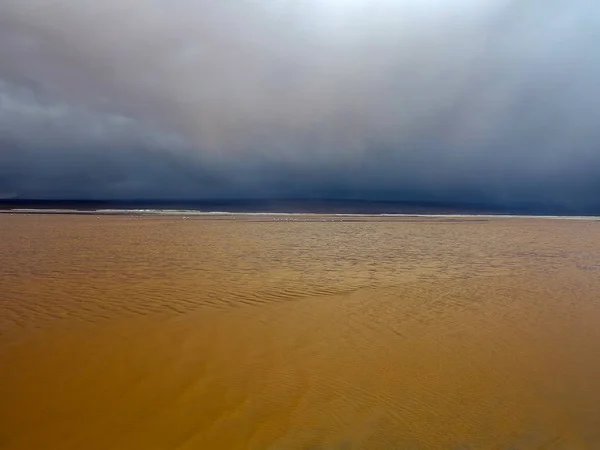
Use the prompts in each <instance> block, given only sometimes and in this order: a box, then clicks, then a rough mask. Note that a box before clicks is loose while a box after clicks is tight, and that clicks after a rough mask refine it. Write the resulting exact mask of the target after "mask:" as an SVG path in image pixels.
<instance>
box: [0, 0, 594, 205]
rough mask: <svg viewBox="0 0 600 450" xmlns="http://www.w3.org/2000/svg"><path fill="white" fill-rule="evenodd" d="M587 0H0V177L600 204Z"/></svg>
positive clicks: (267, 193) (100, 194)
mask: <svg viewBox="0 0 600 450" xmlns="http://www.w3.org/2000/svg"><path fill="white" fill-rule="evenodd" d="M599 42H600V3H599V2H598V1H595V0H589V1H585V0H527V1H523V0H102V1H99V0H54V1H48V0H0V197H2V196H4V197H6V196H11V195H19V196H22V197H38V198H39V197H54V198H173V197H178V198H182V197H184V198H210V197H247V196H258V197H275V196H277V197H328V198H331V197H350V198H373V199H376V198H385V199H395V200H406V199H408V200H459V201H486V202H491V203H499V204H502V203H505V204H510V203H514V202H520V201H534V202H550V203H557V204H567V205H575V206H576V207H584V206H590V205H600V148H599V143H600V139H599V138H600V51H599V50H598V43H599Z"/></svg>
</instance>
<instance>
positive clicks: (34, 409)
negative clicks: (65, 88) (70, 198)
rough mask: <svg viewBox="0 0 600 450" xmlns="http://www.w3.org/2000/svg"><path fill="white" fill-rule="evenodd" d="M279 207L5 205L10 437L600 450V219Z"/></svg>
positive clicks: (3, 440) (4, 412) (0, 435)
mask: <svg viewBox="0 0 600 450" xmlns="http://www.w3.org/2000/svg"><path fill="white" fill-rule="evenodd" d="M277 219H278V220H275V218H273V217H264V218H256V217H254V218H247V217H243V216H239V217H227V218H219V219H218V220H210V219H208V218H206V217H193V218H189V219H183V218H182V217H126V216H119V217H112V216H103V217H99V218H98V217H96V216H92V215H86V216H72V215H70V216H66V215H17V214H15V215H8V214H5V215H0V236H1V239H0V296H1V301H2V303H1V315H0V399H2V400H1V401H0V448H1V449H3V450H4V449H9V450H13V449H15V450H16V449H61V450H63V449H123V450H125V449H127V450H132V449H144V450H152V449H156V450H159V449H161V450H162V449H411V450H412V449H414V450H420V449H456V450H458V449H461V450H466V449H507V450H508V449H597V448H600V222H594V221H575V220H542V219H481V218H479V219H466V218H460V219H459V218H452V219H449V218H446V219H443V218H431V219H424V218H401V219H400V218H396V219H377V220H371V219H368V220H367V219H364V218H363V219H361V218H354V219H347V220H346V219H344V220H343V221H340V220H341V219H339V218H337V219H336V218H328V217H327V216H319V217H312V218H310V220H309V219H306V218H297V219H298V220H296V219H295V220H288V221H286V220H283V221H282V220H280V219H281V217H279V218H277ZM300 219H302V220H300Z"/></svg>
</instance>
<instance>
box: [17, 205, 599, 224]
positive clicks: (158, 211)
mask: <svg viewBox="0 0 600 450" xmlns="http://www.w3.org/2000/svg"><path fill="white" fill-rule="evenodd" d="M12 211H13V212H16V213H57V214H59V213H73V214H100V215H111V214H138V215H164V216H167V215H182V216H184V215H185V216H219V215H220V216H264V217H269V216H276V217H282V216H284V217H285V216H292V217H297V216H303V217H319V216H330V217H390V218H393V217H404V218H407V217H413V218H414V217H418V218H442V219H443V218H456V219H460V218H464V219H467V218H470V219H473V218H485V219H553V220H554V219H557V220H587V221H598V220H600V216H556V215H525V214H423V213H413V214H410V213H384V214H360V213H292V212H231V211H198V210H179V209H99V210H77V209H29V208H22V209H13V210H12Z"/></svg>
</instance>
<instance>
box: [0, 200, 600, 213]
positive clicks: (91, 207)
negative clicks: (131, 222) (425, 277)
mask: <svg viewBox="0 0 600 450" xmlns="http://www.w3.org/2000/svg"><path fill="white" fill-rule="evenodd" d="M14 209H37V210H72V211H84V212H85V211H98V210H160V209H162V210H187V211H202V212H231V213H314V214H518V215H550V216H557V215H567V216H569V215H576V216H587V215H600V209H593V208H587V209H586V208H583V209H582V208H574V207H568V206H564V205H545V204H526V203H523V204H510V205H499V204H486V203H469V202H452V203H449V202H416V201H408V202H399V201H366V200H365V201H363V200H335V199H334V200H329V199H320V200H316V199H232V200H230V199H215V200H48V199H43V200H39V199H4V200H2V199H0V210H14Z"/></svg>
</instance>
